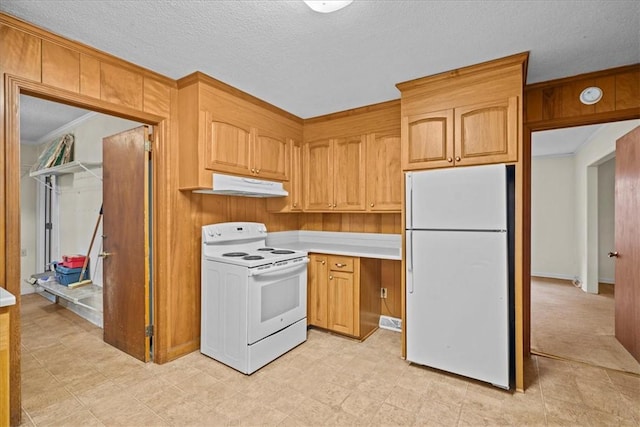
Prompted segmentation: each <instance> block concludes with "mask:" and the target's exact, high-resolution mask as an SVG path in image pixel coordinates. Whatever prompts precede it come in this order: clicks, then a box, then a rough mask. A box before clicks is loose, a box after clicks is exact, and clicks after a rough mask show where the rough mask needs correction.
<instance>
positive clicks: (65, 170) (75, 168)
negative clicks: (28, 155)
mask: <svg viewBox="0 0 640 427" xmlns="http://www.w3.org/2000/svg"><path fill="white" fill-rule="evenodd" d="M101 167H102V163H101V162H79V161H77V160H74V161H72V162H69V163H65V164H63V165H60V166H54V167H51V168H45V169H40V170H37V171H33V172H30V173H29V176H30V177H32V178H33V177H36V176H48V175H66V174H70V173H77V172H84V171H87V172H89V171H90V169H96V168H101Z"/></svg>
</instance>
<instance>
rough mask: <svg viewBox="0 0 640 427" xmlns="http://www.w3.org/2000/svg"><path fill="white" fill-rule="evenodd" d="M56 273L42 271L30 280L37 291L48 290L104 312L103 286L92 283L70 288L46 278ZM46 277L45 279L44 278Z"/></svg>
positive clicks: (91, 308)
mask: <svg viewBox="0 0 640 427" xmlns="http://www.w3.org/2000/svg"><path fill="white" fill-rule="evenodd" d="M53 275H54V273H52V272H49V273H40V274H32V275H31V280H30V281H28V282H29V283H30V284H32V285H33V286H34V287H35V288H36V291H38V292H40V291H43V290H44V291H47V292H48V293H50V294H52V295H55V296H56V297H59V298H63V299H65V300H67V301H71V302H72V303H74V304H76V305H78V306H80V307H84V308H88V309H89V310H93V311H97V312H99V313H102V287H101V286H98V285H95V284H90V285H85V286H81V287H79V288H73V289H69V288H68V287H66V286H63V285H61V284H60V283H58V282H57V281H55V280H46V279H47V278H48V277H51V276H53ZM42 279H44V280H42Z"/></svg>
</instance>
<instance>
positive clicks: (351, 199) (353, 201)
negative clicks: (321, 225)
mask: <svg viewBox="0 0 640 427" xmlns="http://www.w3.org/2000/svg"><path fill="white" fill-rule="evenodd" d="M365 141H366V138H365V137H364V136H356V137H351V138H338V139H335V140H334V141H333V144H334V148H333V208H334V209H335V210H345V211H360V210H364V209H365V176H366V175H365V164H364V160H365Z"/></svg>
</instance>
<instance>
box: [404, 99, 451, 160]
mask: <svg viewBox="0 0 640 427" xmlns="http://www.w3.org/2000/svg"><path fill="white" fill-rule="evenodd" d="M451 165H453V110H452V109H449V110H443V111H434V112H431V113H426V114H420V115H416V116H408V117H403V118H402V169H403V170H416V169H429V168H442V167H447V166H451Z"/></svg>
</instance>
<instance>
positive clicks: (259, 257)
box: [242, 255, 264, 261]
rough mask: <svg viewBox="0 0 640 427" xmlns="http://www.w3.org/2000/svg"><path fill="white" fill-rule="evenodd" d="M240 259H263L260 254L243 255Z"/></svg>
mask: <svg viewBox="0 0 640 427" xmlns="http://www.w3.org/2000/svg"><path fill="white" fill-rule="evenodd" d="M242 259H246V260H247V261H255V260H257V259H264V257H263V256H260V255H247V256H243V257H242Z"/></svg>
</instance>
